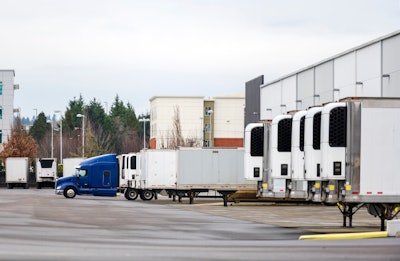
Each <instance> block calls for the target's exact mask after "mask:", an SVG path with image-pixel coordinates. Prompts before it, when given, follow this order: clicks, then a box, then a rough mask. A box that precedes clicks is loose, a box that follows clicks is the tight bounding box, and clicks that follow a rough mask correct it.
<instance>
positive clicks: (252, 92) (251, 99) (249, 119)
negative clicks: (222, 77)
mask: <svg viewBox="0 0 400 261" xmlns="http://www.w3.org/2000/svg"><path fill="white" fill-rule="evenodd" d="M262 84H264V75H261V76H259V77H257V78H254V79H253V80H250V81H248V82H246V109H245V116H244V126H247V125H248V124H249V123H255V122H258V121H259V119H260V86H261V85H262Z"/></svg>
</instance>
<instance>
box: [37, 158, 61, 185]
mask: <svg viewBox="0 0 400 261" xmlns="http://www.w3.org/2000/svg"><path fill="white" fill-rule="evenodd" d="M56 179H57V159H56V158H39V159H36V187H37V188H38V189H40V188H42V187H43V186H45V185H48V186H51V187H54V182H55V181H56Z"/></svg>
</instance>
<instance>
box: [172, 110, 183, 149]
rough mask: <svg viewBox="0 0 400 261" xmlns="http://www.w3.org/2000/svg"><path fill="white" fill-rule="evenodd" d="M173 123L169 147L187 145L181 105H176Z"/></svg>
mask: <svg viewBox="0 0 400 261" xmlns="http://www.w3.org/2000/svg"><path fill="white" fill-rule="evenodd" d="M172 124H173V126H172V131H171V139H170V140H169V145H168V148H170V149H176V148H178V147H185V141H184V139H183V136H182V128H181V117H180V111H179V106H175V108H174V119H173V123H172Z"/></svg>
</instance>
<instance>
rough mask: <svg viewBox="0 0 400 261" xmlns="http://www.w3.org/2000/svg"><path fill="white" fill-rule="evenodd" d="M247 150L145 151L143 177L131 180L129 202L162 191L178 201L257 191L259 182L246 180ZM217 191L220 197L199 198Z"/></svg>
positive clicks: (152, 195)
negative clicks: (244, 171) (245, 153)
mask: <svg viewBox="0 0 400 261" xmlns="http://www.w3.org/2000/svg"><path fill="white" fill-rule="evenodd" d="M243 158H244V149H243V148H241V149H220V148H218V149H202V148H180V149H178V150H142V151H141V152H140V170H139V173H140V175H139V176H138V177H137V178H135V179H130V180H129V182H128V187H127V189H126V190H125V197H126V198H127V199H132V200H133V199H136V198H137V197H138V196H140V197H141V199H142V200H150V199H152V198H153V197H154V196H157V193H160V192H161V191H162V190H165V191H167V193H168V194H169V195H170V196H171V197H174V198H175V196H178V197H179V200H181V198H182V197H189V198H190V203H192V202H193V199H194V198H195V197H221V198H223V199H224V205H226V200H227V197H228V196H229V195H231V194H232V193H234V192H236V191H238V190H240V191H243V190H251V191H253V192H255V191H256V185H257V184H256V181H254V180H253V181H247V180H245V178H244V176H243V170H244V166H243ZM210 190H212V191H216V192H218V195H215V196H211V195H199V193H201V192H208V191H210Z"/></svg>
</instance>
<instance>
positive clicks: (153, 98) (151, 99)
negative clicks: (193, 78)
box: [149, 95, 204, 101]
mask: <svg viewBox="0 0 400 261" xmlns="http://www.w3.org/2000/svg"><path fill="white" fill-rule="evenodd" d="M157 98H180V99H183V98H185V99H187V98H198V99H204V96H179V95H171V96H169V95H165V96H153V97H151V98H150V99H149V101H153V100H155V99H157Z"/></svg>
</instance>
